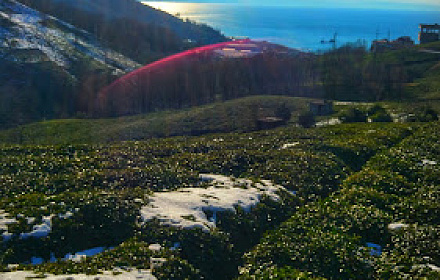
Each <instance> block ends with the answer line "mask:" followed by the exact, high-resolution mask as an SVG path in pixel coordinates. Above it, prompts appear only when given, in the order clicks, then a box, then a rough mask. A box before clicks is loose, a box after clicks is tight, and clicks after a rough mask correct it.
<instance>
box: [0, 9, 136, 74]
mask: <svg viewBox="0 0 440 280" xmlns="http://www.w3.org/2000/svg"><path fill="white" fill-rule="evenodd" d="M0 9H2V11H0V16H1V17H3V18H5V19H8V20H9V21H11V23H13V24H14V28H13V29H12V28H9V29H10V30H8V29H4V28H1V29H0V39H1V40H0V42H1V43H0V44H2V45H5V46H7V45H8V42H9V44H11V45H13V48H14V49H32V50H40V51H41V52H42V53H44V54H45V55H46V56H47V58H48V59H49V60H50V61H52V62H54V63H56V64H57V65H58V66H60V67H66V68H68V65H69V63H70V61H74V60H76V59H77V56H78V55H77V54H78V52H79V53H81V54H86V55H89V56H90V57H91V58H92V59H94V60H97V61H99V62H102V63H104V64H107V65H108V66H110V67H112V68H113V69H114V71H117V72H121V71H122V72H123V71H126V72H128V71H132V70H134V69H136V68H138V67H140V65H139V64H138V63H136V62H134V61H132V60H130V59H128V58H126V57H124V56H123V55H121V54H119V53H117V52H114V51H112V50H110V49H107V48H104V47H102V46H100V45H99V43H97V42H96V41H93V40H91V39H89V38H88V37H89V36H87V35H90V34H89V33H87V32H86V31H84V30H81V29H78V28H75V27H74V26H72V25H70V24H68V23H65V22H63V21H61V20H58V19H56V18H54V17H51V16H47V15H45V14H43V13H40V12H38V11H35V10H33V9H31V8H29V7H26V6H24V5H22V4H20V3H17V2H16V1H13V2H11V3H10V4H9V3H8V4H5V3H3V2H0ZM43 19H50V20H53V21H56V22H57V23H59V24H60V25H61V26H64V27H66V28H67V29H68V30H60V29H58V28H49V27H46V26H44V25H43V24H42V21H43ZM11 30H13V33H14V34H11V33H10V32H9V31H11ZM75 31H79V33H82V34H84V36H81V35H80V36H76V35H74V34H73V33H72V32H75ZM11 59H12V58H11ZM44 59H45V58H38V57H37V56H36V58H35V59H34V60H32V59H28V61H27V62H39V61H41V60H44Z"/></svg>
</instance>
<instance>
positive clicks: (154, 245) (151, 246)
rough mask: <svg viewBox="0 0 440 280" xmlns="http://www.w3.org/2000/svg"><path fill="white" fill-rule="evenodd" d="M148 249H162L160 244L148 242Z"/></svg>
mask: <svg viewBox="0 0 440 280" xmlns="http://www.w3.org/2000/svg"><path fill="white" fill-rule="evenodd" d="M148 250H151V251H156V252H157V251H160V250H162V246H161V245H160V244H150V246H148Z"/></svg>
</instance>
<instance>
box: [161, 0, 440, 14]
mask: <svg viewBox="0 0 440 280" xmlns="http://www.w3.org/2000/svg"><path fill="white" fill-rule="evenodd" d="M153 1H168V0H153ZM169 1H170V2H192V3H236V4H244V5H260V6H263V5H268V6H309V7H310V6H312V7H325V8H341V7H346V8H377V9H405V10H407V9H410V10H438V11H440V0H169Z"/></svg>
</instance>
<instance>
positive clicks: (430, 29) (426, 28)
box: [419, 24, 440, 44]
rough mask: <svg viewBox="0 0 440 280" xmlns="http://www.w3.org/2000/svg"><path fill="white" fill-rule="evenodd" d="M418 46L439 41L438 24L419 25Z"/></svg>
mask: <svg viewBox="0 0 440 280" xmlns="http://www.w3.org/2000/svg"><path fill="white" fill-rule="evenodd" d="M419 41H420V44H425V43H431V42H436V41H440V24H420V32H419Z"/></svg>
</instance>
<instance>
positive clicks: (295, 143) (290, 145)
mask: <svg viewBox="0 0 440 280" xmlns="http://www.w3.org/2000/svg"><path fill="white" fill-rule="evenodd" d="M299 144H300V143H299V142H293V143H286V144H284V145H283V146H282V147H281V149H288V148H292V147H295V146H298V145H299Z"/></svg>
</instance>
